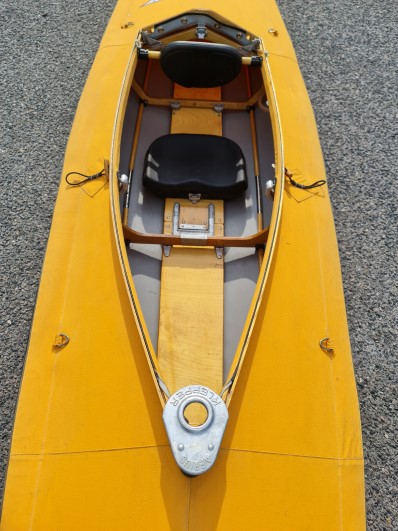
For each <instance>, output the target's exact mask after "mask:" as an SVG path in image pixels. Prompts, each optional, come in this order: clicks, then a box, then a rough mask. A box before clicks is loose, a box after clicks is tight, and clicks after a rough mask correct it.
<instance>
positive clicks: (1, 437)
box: [0, 0, 398, 531]
mask: <svg viewBox="0 0 398 531" xmlns="http://www.w3.org/2000/svg"><path fill="white" fill-rule="evenodd" d="M113 5H114V0H79V1H76V0H75V1H72V0H63V1H62V2H60V1H58V0H24V1H22V0H15V1H13V2H8V1H7V0H0V15H1V20H2V27H1V32H0V58H1V76H0V98H1V104H0V124H1V125H0V128H1V129H0V131H1V135H0V183H1V185H0V197H1V203H0V216H1V223H0V234H1V245H0V253H1V258H0V271H1V279H0V293H1V298H0V301H1V302H0V349H1V351H0V356H1V357H0V480H1V482H0V491H1V490H2V485H3V481H4V476H5V470H6V462H7V454H8V448H9V442H10V436H11V430H12V421H13V416H14V408H15V404H16V400H17V395H18V388H19V383H20V378H21V374H22V369H23V363H24V356H25V348H26V343H27V339H28V335H29V327H30V322H31V318H32V314H33V309H34V304H35V298H36V291H37V287H38V282H39V277H40V270H41V264H42V260H43V256H44V252H45V247H46V241H47V236H48V231H49V228H50V223H51V216H52V209H53V206H54V201H55V196H56V192H57V188H58V182H59V176H60V173H61V167H62V158H63V153H64V150H65V146H66V142H67V138H68V134H69V130H70V127H71V123H72V119H73V115H74V111H75V108H76V105H77V102H78V99H79V95H80V93H81V90H82V88H83V85H84V81H85V79H86V77H87V74H88V71H89V68H90V65H91V62H92V60H93V57H94V54H95V51H96V49H97V47H98V43H99V40H100V38H101V36H102V34H103V31H104V29H105V25H106V21H107V19H108V17H109V15H110V14H111V11H112V8H113ZM280 7H281V10H282V14H283V16H284V19H285V22H286V24H287V26H288V29H289V31H290V33H291V37H292V39H293V42H294V45H295V47H296V52H297V54H298V58H299V62H300V65H301V67H302V71H303V74H304V78H305V81H306V83H307V86H308V90H309V94H310V97H311V100H312V102H313V106H314V109H315V113H316V116H317V121H318V127H319V132H320V137H321V142H322V146H323V150H324V157H325V163H326V168H327V172H328V175H329V186H330V191H331V197H332V203H333V209H334V214H335V220H336V229H337V236H338V240H339V247H340V255H341V261H342V272H343V279H344V288H345V294H346V303H347V312H348V321H349V326H350V332H351V341H352V350H353V357H354V365H355V371H356V379H357V386H358V393H359V399H360V405H361V415H362V426H363V439H364V451H365V459H366V495H367V519H368V528H369V530H387V531H389V530H393V529H398V508H397V499H398V486H397V485H398V481H397V470H398V463H397V460H398V458H397V456H398V439H397V435H398V428H397V425H398V424H397V414H398V385H397V384H398V381H397V368H398V367H397V365H398V362H397V355H396V344H397V343H398V338H397V295H398V294H397V218H398V215H397V195H398V194H397V173H398V171H397V170H398V168H397V166H398V164H397V159H396V155H397V142H396V133H397V125H396V124H397V101H398V94H397V71H398V69H397V66H398V65H397V44H398V43H397V27H398V20H397V18H398V15H397V10H398V8H397V3H396V0H383V2H380V1H378V0H361V1H359V0H350V1H348V0H341V1H339V2H337V1H336V0H307V1H304V0H280ZM231 16H232V15H231ZM249 29H250V28H249Z"/></svg>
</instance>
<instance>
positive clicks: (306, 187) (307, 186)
mask: <svg viewBox="0 0 398 531" xmlns="http://www.w3.org/2000/svg"><path fill="white" fill-rule="evenodd" d="M285 175H286V177H287V178H288V179H289V181H290V184H292V185H293V186H295V187H296V188H300V189H301V190H311V188H318V187H319V186H323V185H324V184H326V181H325V179H320V180H319V181H315V182H313V183H312V184H300V183H298V182H297V181H295V180H294V179H293V178H292V173H290V172H289V171H288V169H287V168H285Z"/></svg>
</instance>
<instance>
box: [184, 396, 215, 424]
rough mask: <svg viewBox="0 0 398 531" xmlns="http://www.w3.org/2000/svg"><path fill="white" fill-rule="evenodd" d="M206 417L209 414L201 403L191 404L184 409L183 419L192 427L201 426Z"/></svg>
mask: <svg viewBox="0 0 398 531" xmlns="http://www.w3.org/2000/svg"><path fill="white" fill-rule="evenodd" d="M208 416H209V412H208V411H207V408H206V407H205V406H204V404H202V403H201V402H191V403H190V404H188V405H187V406H186V407H185V408H184V419H185V421H186V422H187V424H189V425H190V426H192V427H198V426H203V424H204V423H205V422H206V420H207V418H208Z"/></svg>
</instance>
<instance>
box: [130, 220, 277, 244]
mask: <svg viewBox="0 0 398 531" xmlns="http://www.w3.org/2000/svg"><path fill="white" fill-rule="evenodd" d="M268 232H269V227H267V228H266V229H263V230H261V231H259V232H256V233H255V234H252V235H250V236H242V237H239V236H218V237H217V236H208V237H206V238H189V237H187V236H184V237H181V236H177V235H175V234H151V233H143V232H138V231H135V230H134V229H130V227H127V225H123V235H124V238H125V240H126V241H128V242H130V243H146V244H158V245H165V246H173V245H188V246H189V245H191V246H205V247H206V246H207V247H257V246H258V245H265V244H266V242H267V239H268Z"/></svg>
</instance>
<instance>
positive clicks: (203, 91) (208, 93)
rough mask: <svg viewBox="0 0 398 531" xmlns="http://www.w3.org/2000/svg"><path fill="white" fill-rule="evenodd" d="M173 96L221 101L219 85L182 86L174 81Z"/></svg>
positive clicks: (179, 98)
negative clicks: (208, 86)
mask: <svg viewBox="0 0 398 531" xmlns="http://www.w3.org/2000/svg"><path fill="white" fill-rule="evenodd" d="M174 97H175V98H176V99H177V100H197V101H203V100H204V101H221V87H211V88H196V87H183V86H181V85H179V84H178V83H175V84H174Z"/></svg>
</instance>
